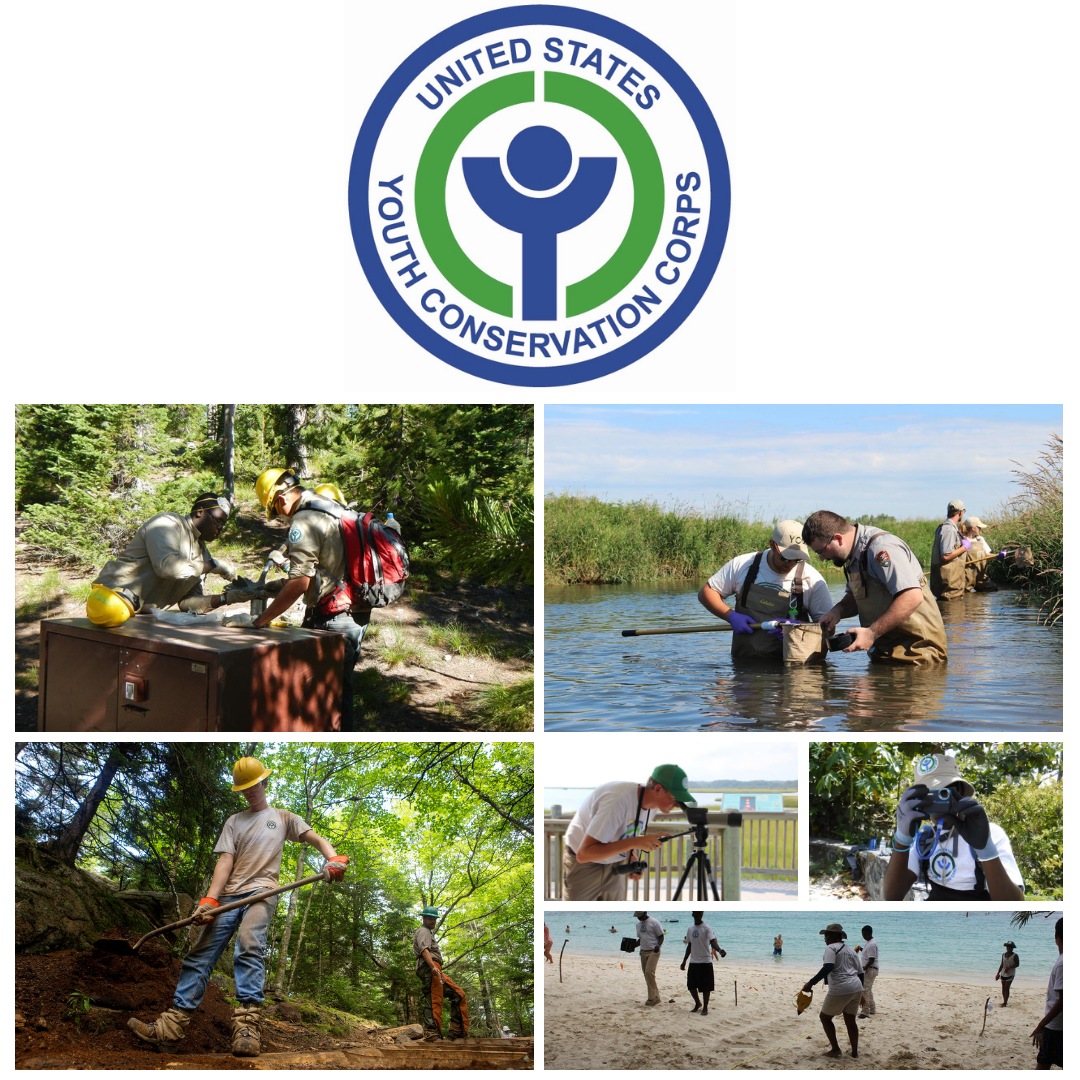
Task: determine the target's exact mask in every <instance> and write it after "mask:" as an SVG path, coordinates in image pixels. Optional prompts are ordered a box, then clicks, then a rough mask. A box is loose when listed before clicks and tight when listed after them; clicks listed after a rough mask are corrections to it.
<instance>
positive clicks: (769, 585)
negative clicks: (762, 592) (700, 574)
mask: <svg viewBox="0 0 1080 1080" xmlns="http://www.w3.org/2000/svg"><path fill="white" fill-rule="evenodd" d="M756 556H757V552H756V551H752V552H750V554H749V555H736V556H735V558H734V559H732V560H731V561H730V562H727V563H724V565H723V566H721V567H720V569H719V570H717V571H716V573H715V574H713V576H712V577H711V578H709V588H710V589H712V590H713V591H714V592H718V593H719V594H720V596H721V597H722V598H723V599H724V600H727V599H728V597H734V596H736V595H737V594H738V592H739V590H740V589H741V588H742V586H743V582H744V581H745V580H746V575H747V574H748V573H749V572H750V566H751V565H752V563H753V561H754V559H755V557H756ZM797 569H798V567H793V568H792V569H791V571H790V572H789V573H787V574H783V575H781V574H778V573H777V572H776V571H775V570H774V569H773V568H772V567H771V566H770V565H769V559H768V556H764V555H763V556H762V559H761V565H760V566H759V567H758V573H757V579H756V580H755V582H754V584H756V585H762V586H764V587H765V588H766V589H776V591H777V592H779V591H780V590H781V589H787V590H788V591H790V590H791V587H792V585H793V584H794V583H795V571H796V570H797ZM803 603H804V604H805V605H806V610H807V611H809V612H810V618H811V619H813V620H814V622H818V621H819V620H820V619H821V617H822V616H823V615H827V614H828V613H829V612H830V611H832V609H833V599H832V597H831V596H830V595H829V586H828V584H826V581H825V579H824V578H823V577H822V576H821V574H819V573H818V572H817V571H816V570H815V569H814V568H813V567H812V566H811V565H810V564H809V563H806V564H805V565H804V566H803Z"/></svg>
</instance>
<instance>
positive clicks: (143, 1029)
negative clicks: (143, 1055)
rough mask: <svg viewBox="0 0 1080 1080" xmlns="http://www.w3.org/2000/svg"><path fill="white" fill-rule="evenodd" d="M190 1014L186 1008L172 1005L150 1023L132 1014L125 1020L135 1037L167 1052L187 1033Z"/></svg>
mask: <svg viewBox="0 0 1080 1080" xmlns="http://www.w3.org/2000/svg"><path fill="white" fill-rule="evenodd" d="M193 1011H194V1010H192V1012H193ZM191 1016H192V1013H191V1012H188V1010H187V1009H178V1008H177V1007H176V1006H175V1005H174V1006H173V1007H172V1008H171V1009H167V1010H166V1011H165V1012H163V1013H162V1014H161V1015H160V1016H159V1017H158V1018H157V1019H156V1020H155V1021H154V1022H153V1023H152V1024H144V1023H143V1022H142V1021H141V1020H138V1019H136V1018H135V1017H134V1016H133V1017H132V1018H131V1019H130V1020H129V1021H128V1022H127V1026H128V1027H129V1028H131V1030H132V1031H133V1032H134V1033H135V1036H136V1038H139V1039H142V1041H143V1042H147V1043H150V1044H151V1045H152V1046H153V1047H154V1049H155V1050H161V1051H165V1052H166V1053H168V1052H169V1051H171V1050H173V1049H175V1048H176V1047H177V1046H178V1045H179V1044H180V1040H181V1039H182V1038H183V1037H184V1036H185V1035H186V1034H187V1026H188V1024H190V1023H191Z"/></svg>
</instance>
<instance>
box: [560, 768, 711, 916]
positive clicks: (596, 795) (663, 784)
mask: <svg viewBox="0 0 1080 1080" xmlns="http://www.w3.org/2000/svg"><path fill="white" fill-rule="evenodd" d="M693 801H694V797H693V796H692V795H691V794H690V792H689V791H688V790H687V789H686V773H685V772H684V771H683V770H682V769H680V768H679V766H678V765H659V766H657V767H656V768H655V769H653V771H652V774H651V775H650V777H649V779H648V781H647V782H646V783H645V784H635V783H632V782H622V781H613V782H612V783H608V784H601V785H600V786H599V787H598V788H597V789H596V790H595V791H593V792H591V793H590V794H589V795H588V797H587V798H586V799H585V801H584V802H583V803H582V804H581V808H580V809H579V810H578V812H577V813H576V814H575V815H574V818H573V820H572V821H571V822H570V825H569V827H568V828H567V830H566V851H565V852H564V854H563V899H564V900H625V899H626V882H625V881H624V880H623V878H624V877H629V878H630V880H631V881H638V880H640V878H641V870H643V869H644V866H643V865H640V866H639V865H638V864H636V863H635V862H634V852H635V851H640V852H642V853H644V852H648V851H655V850H656V849H657V848H658V847H659V846H660V845H661V844H662V843H663V842H664V840H666V839H667V837H666V836H646V835H645V830H646V829H648V827H649V817H650V815H651V813H652V811H654V810H659V811H660V812H661V813H669V812H670V811H672V810H674V809H675V807H676V806H678V805H679V803H683V802H689V803H692V802H693ZM624 857H625V859H626V862H625V863H624V861H623V859H624ZM620 864H621V865H620ZM632 867H636V869H631V868H632Z"/></svg>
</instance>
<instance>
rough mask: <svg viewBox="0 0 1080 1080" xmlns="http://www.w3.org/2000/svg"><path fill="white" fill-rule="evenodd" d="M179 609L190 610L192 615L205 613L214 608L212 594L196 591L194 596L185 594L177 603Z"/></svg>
mask: <svg viewBox="0 0 1080 1080" xmlns="http://www.w3.org/2000/svg"><path fill="white" fill-rule="evenodd" d="M177 607H179V608H180V610H181V611H187V612H190V613H191V614H192V615H205V614H207V612H209V611H212V610H213V608H214V598H213V596H207V595H205V594H202V593H197V594H196V595H195V596H185V597H184V599H183V600H181V601H180V603H179V604H178V605H177Z"/></svg>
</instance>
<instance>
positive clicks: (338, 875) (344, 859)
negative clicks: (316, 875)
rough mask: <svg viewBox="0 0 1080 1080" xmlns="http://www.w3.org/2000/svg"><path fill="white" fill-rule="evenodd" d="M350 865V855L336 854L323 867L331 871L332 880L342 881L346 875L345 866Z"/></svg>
mask: <svg viewBox="0 0 1080 1080" xmlns="http://www.w3.org/2000/svg"><path fill="white" fill-rule="evenodd" d="M348 865H349V856H348V855H335V856H334V857H333V858H332V859H329V860H328V861H327V863H326V865H325V866H324V867H323V869H324V870H329V871H330V880H331V881H341V880H342V879H343V878H344V877H345V867H346V866H348Z"/></svg>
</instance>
